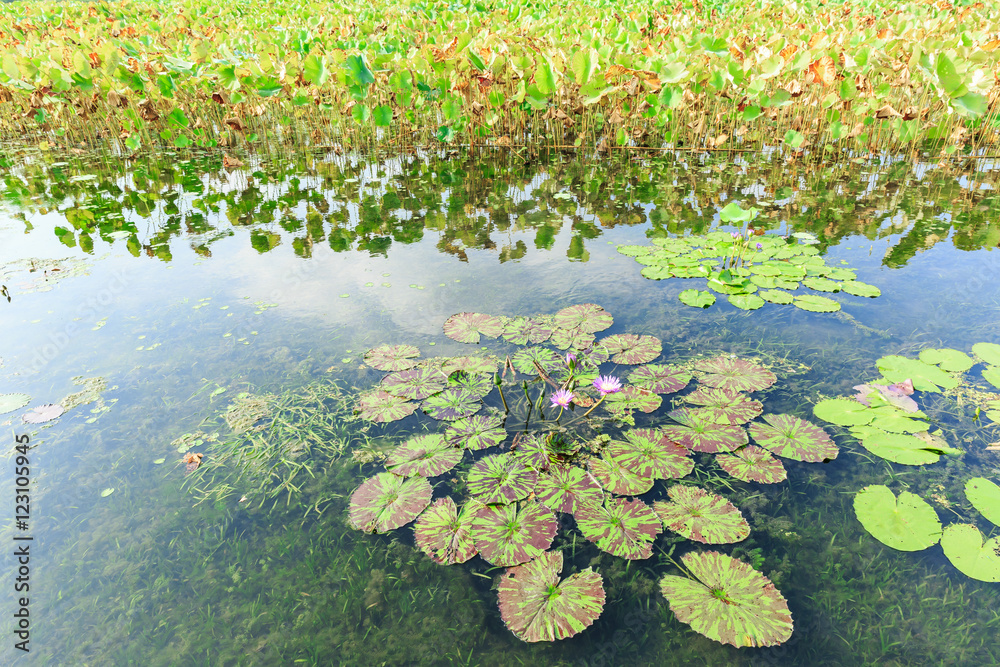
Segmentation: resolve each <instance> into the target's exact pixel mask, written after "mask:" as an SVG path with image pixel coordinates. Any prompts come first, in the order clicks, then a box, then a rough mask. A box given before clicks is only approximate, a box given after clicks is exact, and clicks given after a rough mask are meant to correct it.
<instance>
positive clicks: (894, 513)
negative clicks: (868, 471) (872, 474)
mask: <svg viewBox="0 0 1000 667" xmlns="http://www.w3.org/2000/svg"><path fill="white" fill-rule="evenodd" d="M854 512H855V514H857V517H858V521H860V522H861V525H862V526H864V527H865V530H867V531H868V532H869V533H871V534H872V536H873V537H874V538H875V539H877V540H878V541H879V542H882V543H883V544H885V545H886V546H890V547H892V548H893V549H899V550H900V551H920V550H922V549H926V548H927V547H929V546H931V545H932V544H936V543H937V541H938V540H940V539H941V521H940V519H938V516H937V513H935V512H934V508H933V507H931V506H930V505H928V504H927V503H926V502H925V501H924V500H923V499H922V498H920V496H918V495H916V494H913V493H910V492H908V491H903V492H902V493H900V494H899V497H898V498H897V497H896V496H895V495H893V493H892V491H890V490H889V488H888V487H886V486H882V485H881V484H872V485H870V486H866V487H865V488H863V489H861V491H859V492H858V494H857V495H856V496H854Z"/></svg>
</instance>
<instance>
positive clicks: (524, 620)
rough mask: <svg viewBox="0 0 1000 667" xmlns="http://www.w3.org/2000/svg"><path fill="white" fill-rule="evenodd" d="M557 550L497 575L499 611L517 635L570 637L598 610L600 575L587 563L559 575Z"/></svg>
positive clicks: (601, 607) (531, 639) (587, 624)
mask: <svg viewBox="0 0 1000 667" xmlns="http://www.w3.org/2000/svg"><path fill="white" fill-rule="evenodd" d="M562 567H563V554H562V552H561V551H548V552H545V553H543V554H542V555H540V556H539V557H538V558H536V559H535V560H533V561H531V562H529V563H526V564H524V565H518V566H517V567H512V568H510V569H509V570H507V572H506V573H505V574H504V575H503V579H502V580H501V581H500V591H499V598H500V617H501V618H503V621H504V623H506V624H507V627H508V628H509V629H510V631H511V632H513V633H514V634H515V635H516V636H517V637H518V638H519V639H522V640H524V641H526V642H541V641H546V642H551V641H555V640H557V639H566V638H567V637H572V636H573V635H576V634H578V633H580V632H582V631H583V630H585V629H586V628H588V627H590V625H591V624H592V623H593V622H594V621H595V620H596V619H597V617H598V616H600V615H601V612H602V611H603V610H604V580H603V579H601V575H600V574H598V573H597V572H594V571H593V570H592V569H591V568H589V567H588V568H587V569H586V570H582V571H581V572H577V573H576V574H574V575H572V576H570V577H567V578H566V579H563V580H562V581H560V580H559V574H560V572H562Z"/></svg>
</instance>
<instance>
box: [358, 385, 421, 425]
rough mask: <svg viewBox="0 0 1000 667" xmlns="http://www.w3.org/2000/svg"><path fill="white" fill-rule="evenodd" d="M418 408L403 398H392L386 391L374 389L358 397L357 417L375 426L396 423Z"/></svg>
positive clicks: (417, 405) (416, 404)
mask: <svg viewBox="0 0 1000 667" xmlns="http://www.w3.org/2000/svg"><path fill="white" fill-rule="evenodd" d="M418 407H419V404H418V403H412V402H410V401H408V400H406V399H405V398H400V397H399V396H393V395H392V394H390V393H389V392H387V391H384V390H381V389H376V390H375V391H368V392H364V393H363V394H361V395H359V396H358V408H357V409H358V416H359V417H361V418H362V419H367V420H368V421H373V422H375V423H376V424H384V423H386V422H392V421H396V420H397V419H402V418H403V417H408V416H409V415H411V414H413V411H414V410H416V409H417V408H418Z"/></svg>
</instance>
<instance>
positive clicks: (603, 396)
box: [580, 394, 607, 417]
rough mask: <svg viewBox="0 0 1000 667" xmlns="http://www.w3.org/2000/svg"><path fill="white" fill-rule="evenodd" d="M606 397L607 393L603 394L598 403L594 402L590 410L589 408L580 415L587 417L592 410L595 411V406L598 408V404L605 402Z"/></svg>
mask: <svg viewBox="0 0 1000 667" xmlns="http://www.w3.org/2000/svg"><path fill="white" fill-rule="evenodd" d="M606 397H607V394H601V398H600V399H599V400H598V401H597V403H594V404H593V405H591V406H590V409H589V410H587V411H586V412H584V413H583V414H582V415H580V416H581V417H586V416H587V415H589V414H590V413H591V412H593V411H594V408H596V407H597V406H598V405H600V404H601V403H603V402H604V399H605V398H606Z"/></svg>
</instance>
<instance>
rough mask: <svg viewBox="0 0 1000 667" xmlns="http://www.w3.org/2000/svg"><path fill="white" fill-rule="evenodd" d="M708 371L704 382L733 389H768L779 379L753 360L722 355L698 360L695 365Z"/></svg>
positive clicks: (701, 369)
mask: <svg viewBox="0 0 1000 667" xmlns="http://www.w3.org/2000/svg"><path fill="white" fill-rule="evenodd" d="M694 367H695V368H697V369H698V370H699V371H702V372H703V373H706V375H705V376H704V377H703V378H701V381H702V382H703V383H704V384H707V385H708V386H709V387H718V388H719V389H729V390H731V391H759V390H761V389H767V388H768V387H770V386H771V385H772V384H774V383H775V381H776V380H777V379H778V378H777V376H775V374H774V373H772V372H771V371H769V370H767V369H766V368H764V367H763V366H758V365H757V364H755V363H753V362H752V361H746V360H745V359H737V358H735V357H728V356H721V357H715V358H714V359H706V360H703V361H698V362H696V363H695V365H694Z"/></svg>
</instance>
